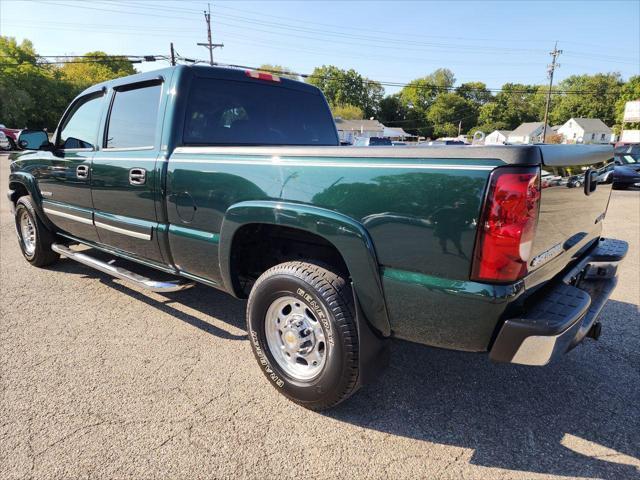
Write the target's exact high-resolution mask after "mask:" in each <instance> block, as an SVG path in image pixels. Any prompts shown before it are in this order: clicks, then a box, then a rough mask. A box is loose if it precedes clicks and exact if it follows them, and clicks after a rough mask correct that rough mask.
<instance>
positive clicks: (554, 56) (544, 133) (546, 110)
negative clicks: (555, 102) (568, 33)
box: [542, 40, 562, 143]
mask: <svg viewBox="0 0 640 480" xmlns="http://www.w3.org/2000/svg"><path fill="white" fill-rule="evenodd" d="M561 53H562V50H558V41H557V40H556V44H555V46H554V47H553V51H552V52H549V55H551V57H552V60H551V64H550V65H548V67H547V68H548V69H547V72H548V74H549V90H547V103H546V105H545V107H544V126H543V127H542V143H544V142H545V141H546V140H547V122H548V121H549V106H550V105H551V87H552V86H553V72H554V71H555V70H556V67H559V66H560V64H559V63H556V60H557V58H558V56H559V55H560V54H561Z"/></svg>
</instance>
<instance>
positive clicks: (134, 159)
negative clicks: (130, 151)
mask: <svg viewBox="0 0 640 480" xmlns="http://www.w3.org/2000/svg"><path fill="white" fill-rule="evenodd" d="M102 160H108V161H114V160H115V161H127V162H155V161H156V160H161V161H162V158H160V159H156V157H150V158H141V157H103V156H102V155H96V156H95V157H93V161H94V163H95V162H100V161H102Z"/></svg>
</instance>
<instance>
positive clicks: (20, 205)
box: [15, 196, 60, 267]
mask: <svg viewBox="0 0 640 480" xmlns="http://www.w3.org/2000/svg"><path fill="white" fill-rule="evenodd" d="M25 215H27V216H28V217H29V219H30V221H31V225H32V226H33V229H34V231H35V240H34V241H31V246H32V248H29V246H28V242H26V241H25V239H24V238H23V231H22V228H21V219H22V218H23V216H25ZM15 223H16V231H17V233H18V241H19V243H20V250H22V255H23V256H24V258H25V259H26V260H27V261H28V262H29V263H30V264H31V265H33V266H34V267H45V266H47V265H51V264H52V263H54V262H55V261H57V260H58V259H59V258H60V255H59V254H58V253H56V252H54V251H53V250H51V244H52V243H54V241H55V236H54V235H53V234H52V233H51V232H50V231H49V230H48V229H47V227H45V226H44V224H43V223H42V222H41V221H40V219H39V218H38V215H37V214H36V212H35V209H34V208H33V200H32V199H31V197H29V196H24V197H20V198H19V199H18V201H17V202H16V214H15Z"/></svg>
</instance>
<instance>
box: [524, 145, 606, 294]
mask: <svg viewBox="0 0 640 480" xmlns="http://www.w3.org/2000/svg"><path fill="white" fill-rule="evenodd" d="M539 148H540V151H541V156H542V165H541V187H542V193H541V201H540V216H539V218H538V227H537V230H536V236H535V239H534V243H533V253H532V255H531V261H530V264H529V272H530V274H529V275H528V277H527V279H526V283H527V286H528V287H532V286H534V285H536V284H538V283H541V282H544V281H546V280H548V279H550V278H552V277H553V276H555V275H556V274H557V273H559V272H560V271H561V270H563V269H564V268H565V267H566V266H567V265H568V264H569V263H570V262H571V261H572V260H574V259H575V258H577V257H578V256H579V255H580V254H581V253H582V251H583V250H584V248H585V247H588V246H589V245H591V243H592V241H593V240H594V239H596V238H598V237H599V236H600V233H601V232H602V221H603V220H604V214H605V212H606V210H607V205H608V203H609V196H610V194H611V184H612V181H613V163H612V162H613V148H612V147H611V146H609V145H540V146H539Z"/></svg>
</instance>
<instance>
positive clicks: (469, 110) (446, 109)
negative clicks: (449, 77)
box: [426, 93, 478, 137]
mask: <svg viewBox="0 0 640 480" xmlns="http://www.w3.org/2000/svg"><path fill="white" fill-rule="evenodd" d="M426 118H427V120H428V121H429V122H430V123H432V124H433V126H434V127H433V134H434V135H435V136H437V137H440V136H449V137H452V136H456V135H457V134H458V126H459V124H460V123H462V128H463V129H464V130H463V131H467V130H468V129H469V128H470V127H471V126H472V125H475V124H476V121H477V119H478V110H477V108H476V106H475V105H474V104H473V103H472V102H471V101H469V100H467V99H465V98H464V97H461V96H460V95H458V94H457V93H441V94H439V95H438V96H437V97H436V98H435V100H434V101H433V104H432V105H431V107H430V108H429V110H428V111H427V115H426Z"/></svg>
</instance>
